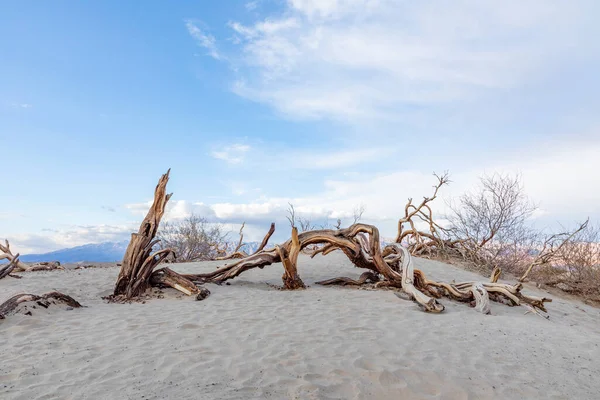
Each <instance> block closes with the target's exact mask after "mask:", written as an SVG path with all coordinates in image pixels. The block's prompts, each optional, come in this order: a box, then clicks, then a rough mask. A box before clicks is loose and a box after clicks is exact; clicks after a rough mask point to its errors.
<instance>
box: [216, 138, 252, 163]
mask: <svg viewBox="0 0 600 400" xmlns="http://www.w3.org/2000/svg"><path fill="white" fill-rule="evenodd" d="M248 151H250V146H248V145H246V144H239V143H237V144H232V145H231V146H225V147H224V148H222V149H219V150H215V151H213V152H211V153H210V154H211V156H212V157H213V158H216V159H218V160H223V161H225V162H227V163H228V164H241V163H242V162H243V161H244V158H245V156H246V153H247V152H248Z"/></svg>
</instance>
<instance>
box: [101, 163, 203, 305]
mask: <svg viewBox="0 0 600 400" xmlns="http://www.w3.org/2000/svg"><path fill="white" fill-rule="evenodd" d="M170 171H171V170H169V171H167V173H166V174H164V175H163V176H161V178H160V180H159V181H158V185H157V186H156V189H155V191H154V202H153V203H152V206H151V207H150V210H148V214H147V215H146V218H144V221H143V222H142V224H141V225H140V229H139V231H138V233H132V234H131V241H130V242H129V245H128V246H127V250H126V251H125V256H124V257H123V262H122V264H121V271H120V272H119V277H118V278H117V282H116V284H115V289H114V293H113V296H112V297H111V298H110V299H109V300H112V301H127V300H131V299H134V298H137V297H139V296H140V295H142V294H143V293H144V292H145V291H146V290H147V289H148V288H149V287H150V286H169V287H172V288H175V289H177V290H179V291H181V292H183V293H185V294H187V295H191V294H196V293H199V292H200V290H199V288H198V287H197V286H196V285H195V284H194V283H192V282H191V281H189V280H188V279H185V278H184V277H182V276H181V275H179V274H177V273H176V272H174V271H172V270H170V269H168V268H162V269H159V270H156V271H154V269H155V268H156V267H157V266H158V265H159V264H160V263H161V262H162V261H164V259H165V258H166V257H168V256H169V255H171V254H172V253H173V250H171V249H161V250H159V251H157V252H155V253H152V248H153V247H154V245H156V244H157V243H158V240H157V239H155V238H154V237H155V236H156V232H157V231H158V227H159V224H160V220H161V218H162V217H163V214H164V213H165V208H166V206H167V202H168V201H169V199H170V198H171V195H172V194H167V193H166V187H167V182H168V181H169V172H170Z"/></svg>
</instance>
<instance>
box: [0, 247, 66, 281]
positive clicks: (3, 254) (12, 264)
mask: <svg viewBox="0 0 600 400" xmlns="http://www.w3.org/2000/svg"><path fill="white" fill-rule="evenodd" d="M0 260H8V265H6V266H4V267H2V268H0V279H2V278H4V277H5V276H12V277H15V278H18V276H16V275H12V272H32V271H53V270H56V269H64V267H62V266H61V265H60V263H59V262H58V261H50V262H39V263H34V264H31V265H28V264H25V263H24V262H22V261H21V260H19V253H17V254H13V253H12V251H11V250H10V243H9V242H8V240H5V241H4V244H0ZM9 269H10V271H9V272H6V271H8V270H9Z"/></svg>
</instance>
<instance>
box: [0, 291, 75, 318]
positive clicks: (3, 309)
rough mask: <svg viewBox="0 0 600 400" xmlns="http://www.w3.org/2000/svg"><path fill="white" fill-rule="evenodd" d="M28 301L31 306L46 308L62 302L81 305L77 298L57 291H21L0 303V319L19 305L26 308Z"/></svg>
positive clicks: (68, 304) (72, 305)
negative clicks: (40, 292)
mask: <svg viewBox="0 0 600 400" xmlns="http://www.w3.org/2000/svg"><path fill="white" fill-rule="evenodd" d="M29 303H30V305H31V307H32V308H36V306H39V307H42V308H48V307H49V306H50V305H51V304H56V303H63V304H66V305H67V306H69V307H73V308H79V307H81V304H79V302H78V301H77V300H75V299H74V298H72V297H71V296H67V295H66V294H62V293H59V292H50V293H46V294H43V295H41V296H38V295H35V294H25V293H23V294H17V295H15V296H12V297H11V298H9V299H8V300H6V301H5V302H4V303H2V304H0V319H4V318H6V316H7V315H9V314H11V313H12V312H14V311H15V310H16V309H17V308H18V307H19V306H23V307H25V308H27V305H28V304H29ZM25 314H27V315H31V311H26V312H25Z"/></svg>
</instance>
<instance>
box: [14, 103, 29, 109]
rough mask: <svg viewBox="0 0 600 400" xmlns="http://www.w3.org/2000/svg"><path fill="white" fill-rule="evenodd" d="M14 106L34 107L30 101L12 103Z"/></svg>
mask: <svg viewBox="0 0 600 400" xmlns="http://www.w3.org/2000/svg"><path fill="white" fill-rule="evenodd" d="M12 106H13V107H16V108H31V107H33V106H32V105H31V104H29V103H12Z"/></svg>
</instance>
